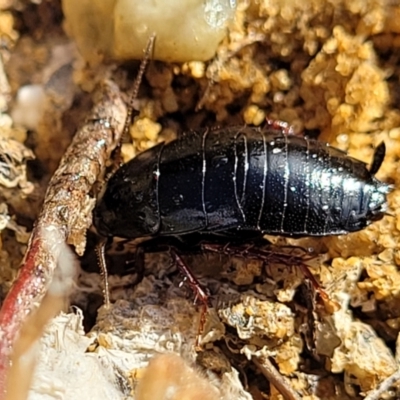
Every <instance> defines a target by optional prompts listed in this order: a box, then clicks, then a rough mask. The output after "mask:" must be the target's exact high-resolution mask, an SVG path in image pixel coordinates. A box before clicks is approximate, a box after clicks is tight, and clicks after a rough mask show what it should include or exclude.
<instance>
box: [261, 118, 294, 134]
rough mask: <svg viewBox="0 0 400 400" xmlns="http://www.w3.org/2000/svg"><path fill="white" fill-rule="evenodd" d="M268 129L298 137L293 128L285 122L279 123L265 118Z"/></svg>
mask: <svg viewBox="0 0 400 400" xmlns="http://www.w3.org/2000/svg"><path fill="white" fill-rule="evenodd" d="M265 122H266V126H267V128H270V129H273V130H276V131H280V132H282V133H283V134H284V135H296V133H295V131H294V129H293V126H292V125H290V124H288V123H287V122H284V121H278V120H275V119H270V118H265Z"/></svg>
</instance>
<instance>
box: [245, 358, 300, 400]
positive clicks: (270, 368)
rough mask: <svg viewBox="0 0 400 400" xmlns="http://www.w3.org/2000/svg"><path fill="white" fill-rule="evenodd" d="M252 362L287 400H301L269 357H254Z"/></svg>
mask: <svg viewBox="0 0 400 400" xmlns="http://www.w3.org/2000/svg"><path fill="white" fill-rule="evenodd" d="M251 360H252V361H253V362H254V364H255V365H256V366H257V367H258V368H259V370H260V371H261V372H262V374H263V375H264V376H265V377H266V378H267V379H268V381H269V382H270V383H271V384H272V385H274V386H275V387H276V388H277V389H278V391H279V393H280V394H281V395H282V396H283V397H284V399H285V400H301V397H300V396H299V395H298V394H297V393H296V392H295V391H294V389H293V388H292V387H291V386H290V383H289V382H288V380H287V379H286V378H284V377H283V376H282V375H281V374H280V373H279V372H278V370H277V369H276V368H275V367H274V365H273V364H272V362H271V361H270V360H269V359H268V357H262V358H261V357H254V356H253V357H252V359H251Z"/></svg>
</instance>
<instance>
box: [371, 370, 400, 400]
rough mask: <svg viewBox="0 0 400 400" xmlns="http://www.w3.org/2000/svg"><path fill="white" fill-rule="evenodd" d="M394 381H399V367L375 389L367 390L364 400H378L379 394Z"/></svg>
mask: <svg viewBox="0 0 400 400" xmlns="http://www.w3.org/2000/svg"><path fill="white" fill-rule="evenodd" d="M396 382H400V369H398V370H397V371H396V372H395V373H393V374H392V375H390V376H389V377H388V378H386V379H385V380H383V381H382V382H381V383H380V384H379V385H378V387H377V388H376V389H374V390H372V391H371V392H369V394H368V396H367V397H365V398H364V400H379V399H380V398H381V395H382V394H384V393H387V392H388V391H389V389H390V388H391V387H392V386H393V385H394V384H395V383H396Z"/></svg>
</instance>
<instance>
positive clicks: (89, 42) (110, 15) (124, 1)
mask: <svg viewBox="0 0 400 400" xmlns="http://www.w3.org/2000/svg"><path fill="white" fill-rule="evenodd" d="M235 8H236V4H235V1H234V0H207V1H203V0H185V1H183V0H169V1H166V0H152V1H131V0H98V1H94V0H63V10H64V14H65V17H66V28H67V31H68V32H69V33H70V35H71V36H73V37H74V39H75V40H76V42H77V45H78V48H79V50H80V52H81V53H82V55H83V56H84V57H85V58H86V59H87V60H88V61H91V62H94V61H96V60H97V59H99V58H100V59H102V58H103V57H105V58H106V59H114V60H118V61H121V60H122V61H125V60H132V59H141V58H142V57H143V49H144V48H145V47H146V43H147V41H148V39H149V37H150V36H151V35H152V34H153V33H156V35H157V39H156V44H155V50H154V55H153V57H154V58H155V59H158V60H163V61H172V62H184V61H192V60H197V61H205V60H208V59H210V58H212V57H213V55H214V54H215V51H216V49H217V46H218V44H219V42H220V41H221V40H222V39H223V37H224V36H225V27H226V23H227V21H228V20H229V19H231V18H232V17H233V14H234V11H235Z"/></svg>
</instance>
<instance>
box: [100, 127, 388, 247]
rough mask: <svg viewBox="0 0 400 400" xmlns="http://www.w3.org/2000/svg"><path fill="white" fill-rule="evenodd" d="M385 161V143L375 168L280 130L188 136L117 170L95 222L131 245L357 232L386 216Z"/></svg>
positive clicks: (226, 130) (240, 129)
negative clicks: (200, 236)
mask: <svg viewBox="0 0 400 400" xmlns="http://www.w3.org/2000/svg"><path fill="white" fill-rule="evenodd" d="M384 154H385V146H384V143H382V144H381V145H379V146H378V147H377V148H376V151H375V155H374V159H373V162H372V166H371V168H370V169H368V168H367V166H366V164H365V163H363V162H361V161H359V160H356V159H354V158H351V157H349V156H348V155H346V153H344V152H342V151H340V150H338V149H336V148H334V147H331V146H329V145H328V144H325V143H322V142H319V141H317V140H312V139H307V138H305V137H298V136H293V135H285V134H282V132H279V131H276V130H273V129H268V128H265V129H263V128H252V127H229V128H221V129H218V130H209V129H205V130H202V131H200V130H199V131H196V132H190V133H188V134H186V135H184V136H183V137H182V138H179V139H176V140H174V141H172V142H170V143H167V144H165V143H160V144H158V145H157V146H155V147H153V148H151V149H149V150H147V151H145V152H143V153H141V154H139V155H138V156H137V157H135V158H134V159H132V160H131V161H130V162H128V163H126V164H125V165H123V166H122V167H121V168H120V169H119V170H118V171H116V173H115V174H114V175H113V176H112V177H111V178H110V180H109V181H108V182H107V185H106V188H105V191H104V193H103V194H102V195H101V196H100V199H99V201H98V203H97V206H96V208H95V211H94V225H95V227H96V228H97V231H98V232H99V233H100V234H101V235H103V236H106V237H110V236H119V237H123V238H128V239H134V238H138V237H144V236H151V237H163V236H170V235H174V236H181V235H187V234H191V233H194V232H201V233H207V234H210V233H211V234H212V233H218V234H219V235H220V234H221V233H224V232H229V234H230V236H232V235H234V236H235V237H236V238H237V239H240V236H241V235H242V234H243V233H246V232H248V231H252V232H254V233H255V234H260V235H263V234H273V235H283V236H295V237H300V236H327V235H339V234H345V233H348V232H353V231H358V230H361V229H363V228H365V227H366V226H367V225H369V224H370V223H371V222H373V221H376V220H379V219H381V218H382V217H383V216H384V215H385V212H386V208H387V203H386V195H387V194H388V193H389V191H390V190H391V187H390V185H388V184H386V183H383V182H380V181H379V180H377V179H376V178H375V176H374V175H375V173H376V172H377V171H378V169H379V167H380V165H381V163H382V161H383V158H384ZM246 237H247V236H246Z"/></svg>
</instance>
